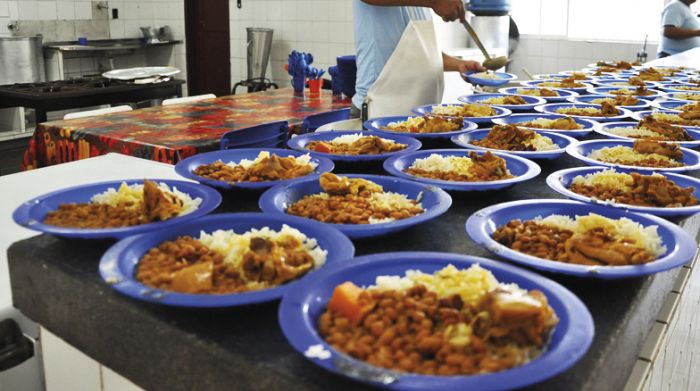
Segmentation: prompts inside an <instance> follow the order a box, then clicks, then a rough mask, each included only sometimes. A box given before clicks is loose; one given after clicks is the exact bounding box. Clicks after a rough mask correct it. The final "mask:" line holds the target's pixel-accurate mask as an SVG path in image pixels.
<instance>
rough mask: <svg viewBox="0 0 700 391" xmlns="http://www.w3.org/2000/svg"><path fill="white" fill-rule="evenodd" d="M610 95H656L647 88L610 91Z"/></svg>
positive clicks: (639, 87) (638, 87)
mask: <svg viewBox="0 0 700 391" xmlns="http://www.w3.org/2000/svg"><path fill="white" fill-rule="evenodd" d="M608 93H609V94H613V95H634V96H649V95H654V92H653V91H649V90H648V89H647V87H646V86H644V85H642V86H637V88H620V89H619V90H610V91H608Z"/></svg>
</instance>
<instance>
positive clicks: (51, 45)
mask: <svg viewBox="0 0 700 391" xmlns="http://www.w3.org/2000/svg"><path fill="white" fill-rule="evenodd" d="M181 43H182V41H178V40H169V41H160V42H149V43H146V42H144V41H143V40H141V39H96V40H90V41H88V42H87V44H86V45H80V44H78V42H77V41H66V42H47V43H45V44H44V45H43V47H44V50H57V51H61V52H103V51H115V50H131V49H147V48H152V47H163V46H171V45H177V44H181Z"/></svg>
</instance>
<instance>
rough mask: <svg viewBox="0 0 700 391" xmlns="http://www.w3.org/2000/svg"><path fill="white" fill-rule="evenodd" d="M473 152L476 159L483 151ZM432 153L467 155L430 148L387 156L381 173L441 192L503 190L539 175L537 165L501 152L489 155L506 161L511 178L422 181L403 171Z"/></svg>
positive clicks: (456, 150)
mask: <svg viewBox="0 0 700 391" xmlns="http://www.w3.org/2000/svg"><path fill="white" fill-rule="evenodd" d="M474 152H476V153H477V155H479V156H481V155H483V154H484V153H486V151H483V150H475V151H474ZM432 154H438V155H442V156H465V157H466V156H468V155H469V151H466V150H464V149H431V150H427V151H416V152H411V153H406V154H401V155H398V156H393V157H390V158H389V159H387V160H385V161H384V170H385V171H386V172H388V173H389V174H391V175H393V176H397V177H400V178H405V179H410V180H412V181H416V182H421V183H426V184H428V185H434V186H437V187H440V188H442V189H445V190H454V191H485V190H497V189H503V188H506V187H510V186H513V185H515V184H516V183H520V182H525V181H527V180H530V179H532V178H534V177H536V176H537V175H539V173H540V171H541V169H540V166H538V165H537V163H535V162H532V161H530V160H528V159H525V158H522V157H519V156H513V155H511V154H507V153H503V152H493V154H494V155H496V156H498V157H500V158H502V159H504V160H505V161H506V167H507V168H508V170H509V171H510V173H511V175H513V176H514V178H509V179H502V180H498V181H488V182H456V181H443V180H438V179H428V178H422V177H418V176H414V175H410V174H407V173H405V172H404V170H406V169H408V168H409V167H410V166H411V164H413V162H414V161H415V160H416V159H423V158H426V157H428V156H430V155H432Z"/></svg>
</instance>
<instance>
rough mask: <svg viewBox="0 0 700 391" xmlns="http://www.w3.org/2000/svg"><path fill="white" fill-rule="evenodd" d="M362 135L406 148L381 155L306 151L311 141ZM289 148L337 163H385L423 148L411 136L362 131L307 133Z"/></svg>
mask: <svg viewBox="0 0 700 391" xmlns="http://www.w3.org/2000/svg"><path fill="white" fill-rule="evenodd" d="M358 133H359V134H362V135H363V136H379V137H382V138H384V139H387V140H393V141H394V142H396V143H399V144H405V145H406V148H405V149H402V150H400V151H396V152H388V153H380V154H376V155H339V154H332V153H323V152H316V151H312V150H309V149H306V144H308V143H309V142H311V141H331V140H333V139H334V138H336V137H340V136H344V135H351V134H358ZM287 145H288V146H289V148H292V149H295V150H297V151H301V152H305V153H310V154H311V155H313V156H321V157H325V158H328V159H330V160H333V161H335V162H371V161H383V160H384V159H386V158H388V157H390V156H393V155H396V154H397V153H405V152H413V151H417V150H419V149H420V147H421V142H420V141H418V140H417V139H416V138H414V137H409V136H399V135H396V134H381V135H376V134H374V132H368V131H362V130H332V131H328V132H316V133H307V134H302V135H300V136H296V137H292V138H291V139H289V141H287Z"/></svg>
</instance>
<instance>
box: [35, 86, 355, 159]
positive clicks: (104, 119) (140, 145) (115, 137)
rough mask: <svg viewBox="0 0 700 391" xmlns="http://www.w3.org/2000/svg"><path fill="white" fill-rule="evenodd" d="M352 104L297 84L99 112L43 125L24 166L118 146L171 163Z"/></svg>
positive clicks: (95, 153) (293, 127) (295, 127)
mask: <svg viewBox="0 0 700 391" xmlns="http://www.w3.org/2000/svg"><path fill="white" fill-rule="evenodd" d="M347 107H350V101H349V100H340V101H336V100H333V98H332V93H331V92H330V91H327V90H322V91H321V93H320V94H314V95H311V94H307V95H305V96H297V95H294V93H293V91H292V89H291V88H281V89H277V90H269V91H264V92H257V93H251V94H242V95H231V96H224V97H219V98H216V99H209V100H204V101H198V102H191V103H184V104H179V105H172V106H156V107H149V108H146V109H140V110H134V111H128V112H121V113H116V114H110V115H102V116H99V117H87V118H79V119H72V120H62V121H52V122H45V123H41V124H39V125H37V128H36V130H35V131H34V134H33V136H32V138H31V140H30V142H29V147H28V149H27V151H26V153H25V156H24V162H23V167H22V168H23V169H25V170H26V169H33V168H39V167H46V166H50V165H54V164H59V163H65V162H69V161H74V160H79V159H85V158H87V157H91V156H99V155H104V154H106V153H109V152H118V153H122V154H125V155H132V156H136V157H140V158H144V159H150V160H156V161H160V162H165V163H171V164H174V163H177V162H178V161H179V160H181V159H184V158H186V157H188V156H191V155H194V154H196V153H200V152H207V151H212V150H216V149H219V141H220V139H221V136H222V135H223V134H224V133H226V132H229V131H231V130H236V129H242V128H247V127H251V126H255V125H259V124H263V123H266V122H273V121H288V122H289V126H290V131H292V132H296V131H297V130H298V128H299V127H300V125H301V122H302V121H303V119H304V117H306V116H307V115H310V114H316V113H322V112H327V111H332V110H339V109H343V108H347Z"/></svg>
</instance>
